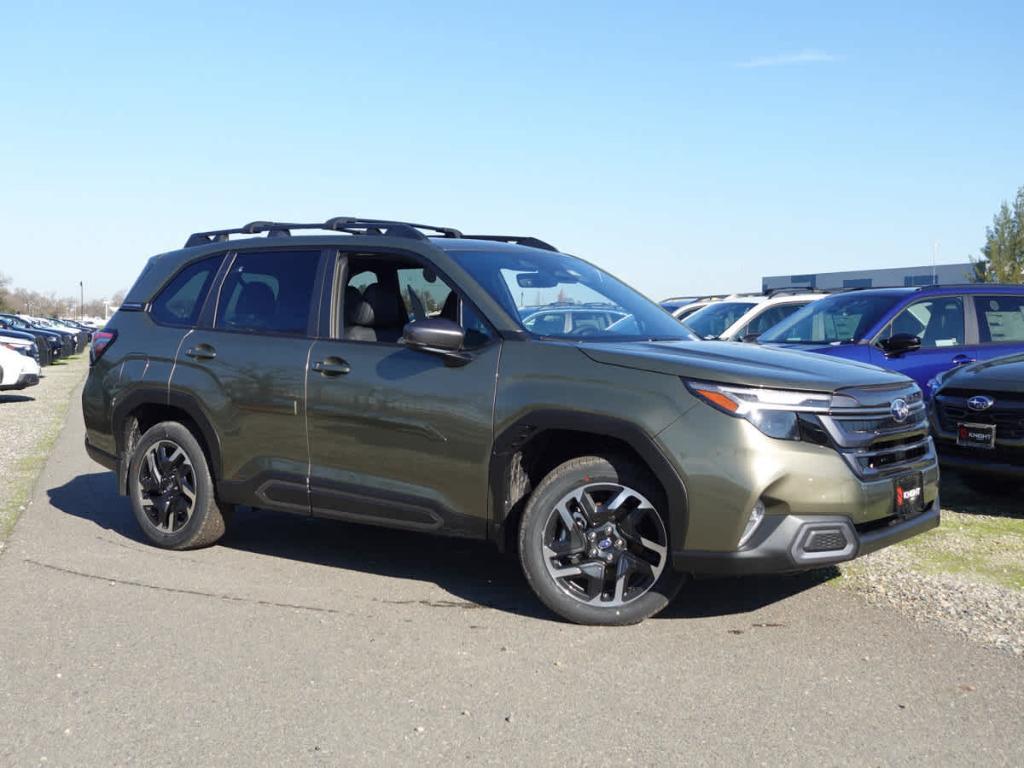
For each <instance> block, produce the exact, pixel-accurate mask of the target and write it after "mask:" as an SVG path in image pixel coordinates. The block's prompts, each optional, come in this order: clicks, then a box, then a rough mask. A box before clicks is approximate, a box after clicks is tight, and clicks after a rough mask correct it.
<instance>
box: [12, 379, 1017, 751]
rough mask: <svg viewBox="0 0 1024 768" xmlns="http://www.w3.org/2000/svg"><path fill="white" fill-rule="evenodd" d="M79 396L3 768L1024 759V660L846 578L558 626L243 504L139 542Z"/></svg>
mask: <svg viewBox="0 0 1024 768" xmlns="http://www.w3.org/2000/svg"><path fill="white" fill-rule="evenodd" d="M75 400H76V402H74V403H73V405H72V408H71V410H70V413H69V417H68V423H67V425H66V426H65V428H64V430H63V432H62V433H61V435H60V437H59V438H58V440H57V443H56V444H55V446H54V450H53V453H52V455H51V458H50V460H49V463H48V464H47V466H46V468H45V469H44V470H43V473H42V475H41V476H40V478H39V482H38V484H37V487H36V490H35V492H34V496H33V500H32V502H31V504H30V505H29V507H28V509H27V511H26V512H25V513H24V514H23V516H22V518H21V520H20V521H19V522H18V524H17V526H16V527H15V529H14V532H13V534H12V535H11V537H10V539H9V540H8V542H7V545H6V546H5V548H4V549H3V553H2V555H0V765H2V766H23V765H40V764H43V765H49V766H55V765H87V766H113V765H126V764H127V765H188V766H195V765H216V766H227V765H245V766H251V765H345V766H352V765H404V764H418V765H433V764H442V763H444V764H450V763H456V764H470V765H478V764H501V765H525V764H530V765H603V764H609V765H610V764H617V765H622V764H639V765H681V764H716V765H721V764H729V765H762V764H764V765H787V766H788V765H822V764H826V765H895V764H916V765H921V764H928V765H940V764H941V765H952V764H972V765H978V764H991V765H1021V764H1024V729H1022V728H1021V725H1020V712H1021V711H1022V705H1024V663H1022V661H1021V659H1020V658H1017V657H1014V656H1012V655H1010V654H1008V653H1003V652H999V651H996V650H992V649H989V648H985V647H982V646H978V645H974V644H972V643H970V642H968V641H966V640H964V639H962V638H961V637H959V636H957V635H954V634H951V633H948V632H946V631H943V630H941V629H939V628H936V627H932V626H929V625H925V624H918V623H914V622H912V621H911V620H909V619H907V618H905V617H904V616H902V615H900V614H898V613H896V612H895V611H891V610H888V609H885V608H879V607H874V606H870V605H867V604H866V603H865V602H863V600H862V599H861V598H860V597H859V596H857V595H856V594H852V593H850V592H849V591H847V590H841V589H837V588H836V587H835V586H834V585H832V584H829V583H828V579H829V576H830V574H829V573H828V572H826V573H824V574H821V573H819V574H811V575H805V576H785V577H772V578H760V579H757V578H746V579H734V580H718V581H703V582H697V583H694V584H692V585H690V586H689V587H688V588H686V589H684V591H683V592H682V594H681V595H680V597H679V599H677V601H676V602H675V603H674V604H673V605H672V606H671V607H670V608H669V610H668V611H667V612H666V613H664V614H662V616H660V617H658V618H655V619H651V620H649V621H647V622H645V623H644V624H642V625H639V626H636V627H627V628H621V629H610V628H609V629H604V628H589V627H578V626H573V625H569V624H565V623H563V622H561V621H559V620H557V619H556V618H555V617H553V616H552V615H551V614H549V613H547V612H546V611H545V610H544V609H543V608H542V607H541V606H540V604H539V603H538V602H537V601H536V600H535V599H534V598H533V597H532V595H531V593H530V592H529V590H528V589H527V587H526V584H525V582H524V580H523V578H522V576H521V574H520V572H519V570H518V566H517V564H516V563H515V562H514V561H512V560H509V559H506V558H503V557H502V556H500V555H498V553H497V552H496V551H495V550H494V549H493V548H491V547H490V546H488V545H487V544H482V543H479V544H478V543H473V542H466V541H453V540H445V539H438V538H431V537H428V536H423V535H415V534H410V533H396V532H393V531H387V530H384V529H376V528H368V527H359V526H355V525H346V524H342V523H337V522H328V521H317V520H309V519H304V518H299V517H294V516H289V515H283V514H281V515H279V514H272V513H265V512H258V511H251V510H241V511H240V512H239V514H238V515H237V516H236V519H235V526H234V528H233V529H232V530H231V531H230V532H229V534H228V536H227V537H226V538H225V539H224V540H223V542H222V543H221V544H220V545H218V546H215V547H212V548H209V549H206V550H201V551H194V552H184V553H174V552H166V551H162V550H159V549H155V548H153V547H150V546H148V545H147V544H145V543H144V542H143V541H142V538H141V533H140V532H139V530H138V528H137V526H136V523H135V522H134V520H133V518H132V515H131V511H130V509H129V505H128V502H127V500H126V499H124V498H122V497H119V496H118V495H117V493H116V487H115V482H114V477H113V475H112V473H110V472H107V471H105V470H103V468H102V467H100V466H98V465H96V464H93V463H92V462H91V461H90V460H89V459H88V458H87V456H86V455H85V453H84V451H83V449H82V437H83V429H82V424H81V412H80V408H79V406H78V405H77V397H76V398H75Z"/></svg>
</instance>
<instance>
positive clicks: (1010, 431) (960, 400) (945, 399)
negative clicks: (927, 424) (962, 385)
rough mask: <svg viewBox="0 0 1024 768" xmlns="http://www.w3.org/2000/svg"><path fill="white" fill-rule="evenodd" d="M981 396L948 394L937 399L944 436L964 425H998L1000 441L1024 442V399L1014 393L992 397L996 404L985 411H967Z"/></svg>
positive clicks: (940, 395) (955, 392)
mask: <svg viewBox="0 0 1024 768" xmlns="http://www.w3.org/2000/svg"><path fill="white" fill-rule="evenodd" d="M977 394H979V393H978V392H971V391H968V390H955V389H954V390H944V391H942V392H940V393H939V394H938V395H936V396H935V412H936V415H937V417H938V422H939V426H940V427H941V428H942V431H943V432H955V431H956V427H957V424H959V423H960V422H970V423H972V424H995V425H996V440H1024V396H1021V395H1019V394H1010V393H988V392H986V393H985V394H987V395H989V396H990V397H991V398H992V399H993V400H994V401H995V404H994V405H993V406H992V407H991V408H988V409H987V410H984V411H974V410H971V409H970V408H968V407H967V401H968V399H970V398H971V397H973V396H974V395H977Z"/></svg>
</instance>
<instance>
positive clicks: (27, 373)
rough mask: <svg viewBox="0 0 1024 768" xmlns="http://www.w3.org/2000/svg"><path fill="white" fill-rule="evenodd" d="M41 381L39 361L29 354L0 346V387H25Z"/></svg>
mask: <svg viewBox="0 0 1024 768" xmlns="http://www.w3.org/2000/svg"><path fill="white" fill-rule="evenodd" d="M38 383H39V363H37V362H36V361H35V360H33V359H32V358H31V357H28V356H27V355H23V354H21V353H19V352H15V351H14V350H13V349H8V348H7V347H0V389H24V388H25V387H33V386H35V385H36V384H38Z"/></svg>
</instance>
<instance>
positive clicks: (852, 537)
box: [672, 498, 940, 576]
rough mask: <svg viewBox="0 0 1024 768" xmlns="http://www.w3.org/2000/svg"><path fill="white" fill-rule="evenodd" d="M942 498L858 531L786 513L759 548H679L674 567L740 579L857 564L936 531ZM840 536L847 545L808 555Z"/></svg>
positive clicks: (772, 522)
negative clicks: (814, 545) (811, 547)
mask: <svg viewBox="0 0 1024 768" xmlns="http://www.w3.org/2000/svg"><path fill="white" fill-rule="evenodd" d="M939 509H940V505H939V499H938V498H936V499H935V501H934V502H932V504H931V506H930V507H929V508H928V509H927V510H925V511H924V512H922V513H921V514H919V515H915V516H914V517H911V518H908V519H906V520H895V521H893V522H892V523H890V524H889V525H886V526H883V527H881V528H875V529H873V530H871V531H868V532H866V533H860V532H858V531H857V529H856V528H855V527H854V526H853V523H852V522H851V521H850V518H848V517H840V516H805V517H804V516H797V515H785V516H778V517H775V518H766V519H765V522H764V523H763V524H762V525H763V527H766V529H765V530H764V531H760V532H759V534H760V535H759V541H758V543H757V544H756V545H755V546H752V547H749V548H747V549H742V550H737V551H732V552H711V551H707V550H692V549H690V550H688V549H683V550H676V551H674V552H673V553H672V565H673V567H674V568H675V569H676V570H677V571H682V572H684V573H691V574H695V575H719V576H741V575H748V574H760V573H792V572H796V571H807V570H811V569H814V568H822V567H825V566H828V565H835V564H836V563H842V562H845V561H847V560H853V559H854V558H856V557H859V556H860V555H866V554H868V553H870V552H875V551H877V550H879V549H882V548H883V547H887V546H889V545H890V544H896V543H898V542H901V541H904V540H906V539H909V538H910V537H912V536H916V535H918V534H919V533H924V532H925V531H928V530H931V529H932V528H936V527H938V525H939V519H940V512H939ZM840 532H841V534H842V538H843V539H845V542H846V543H845V546H843V547H842V548H841V549H834V550H829V551H823V552H822V551H818V552H815V551H810V552H809V551H807V549H806V548H805V547H806V546H807V544H808V542H811V541H815V540H817V539H818V538H820V537H822V536H829V537H832V536H836V541H839V540H840V539H839V538H838V536H837V534H839V533H840Z"/></svg>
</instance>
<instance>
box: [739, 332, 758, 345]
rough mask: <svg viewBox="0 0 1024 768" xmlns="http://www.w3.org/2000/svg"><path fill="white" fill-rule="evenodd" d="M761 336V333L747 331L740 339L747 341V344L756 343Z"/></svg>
mask: <svg viewBox="0 0 1024 768" xmlns="http://www.w3.org/2000/svg"><path fill="white" fill-rule="evenodd" d="M760 337H761V334H760V333H745V334H743V338H741V339H740V341H742V342H745V343H746V344H756V343H757V340H758V339H759V338H760Z"/></svg>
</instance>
